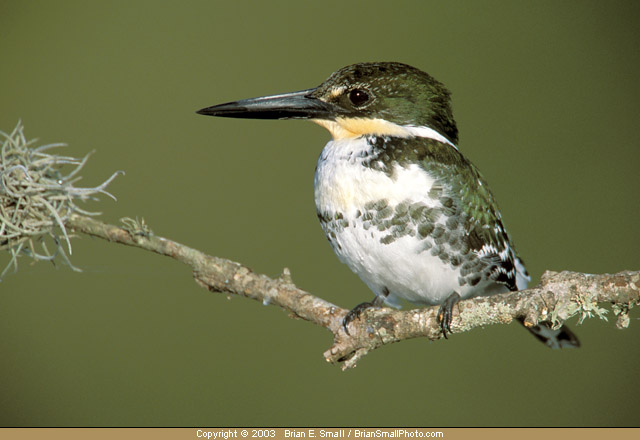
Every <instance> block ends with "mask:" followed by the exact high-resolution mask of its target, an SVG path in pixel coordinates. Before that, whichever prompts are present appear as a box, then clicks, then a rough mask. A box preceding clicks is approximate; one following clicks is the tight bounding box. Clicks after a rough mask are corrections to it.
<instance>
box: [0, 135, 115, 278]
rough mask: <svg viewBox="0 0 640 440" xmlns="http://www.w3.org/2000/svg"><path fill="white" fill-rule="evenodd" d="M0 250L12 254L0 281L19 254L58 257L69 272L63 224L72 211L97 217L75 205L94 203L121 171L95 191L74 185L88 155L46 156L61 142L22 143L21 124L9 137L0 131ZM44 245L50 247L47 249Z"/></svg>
mask: <svg viewBox="0 0 640 440" xmlns="http://www.w3.org/2000/svg"><path fill="white" fill-rule="evenodd" d="M0 138H1V142H2V149H1V151H0V154H1V157H0V250H6V251H8V252H9V254H10V255H11V259H10V261H9V264H8V265H7V266H6V267H5V269H4V271H3V272H2V273H1V274H0V279H2V277H3V276H4V275H5V273H6V272H7V270H8V269H9V268H11V267H13V268H14V270H17V268H18V260H17V258H18V256H19V255H21V254H22V255H28V256H30V257H32V258H34V259H36V260H49V261H53V260H54V258H55V257H56V256H57V255H60V256H61V258H62V260H63V261H64V262H66V263H67V264H69V266H71V267H72V268H73V269H74V270H79V269H78V268H76V267H75V266H73V265H72V264H71V262H70V261H69V258H68V255H71V252H72V248H71V241H70V239H69V235H68V234H67V230H66V227H65V222H66V221H67V219H68V218H69V216H70V215H71V214H73V213H79V214H83V215H89V216H90V215H98V214H100V213H98V212H90V211H86V210H84V209H82V208H80V207H79V206H78V204H77V203H78V202H79V201H87V200H90V199H95V195H97V194H100V193H102V194H106V195H107V196H109V197H111V198H113V199H115V197H114V196H113V195H111V194H110V193H108V192H107V191H106V187H107V185H109V183H111V181H112V180H113V179H114V178H115V177H116V176H117V175H119V174H124V173H123V172H122V171H117V172H115V173H113V174H112V175H111V177H109V178H108V179H107V180H106V181H104V182H103V183H102V184H100V185H98V186H95V187H88V188H80V187H76V186H74V183H76V182H77V181H78V180H80V179H81V177H80V176H79V174H78V173H79V172H80V170H81V169H82V168H83V167H84V165H85V164H86V163H87V160H88V159H89V156H90V154H87V155H86V156H85V157H84V158H82V159H78V158H75V157H70V156H60V155H57V154H51V153H49V152H48V151H49V150H52V149H54V148H60V147H64V146H65V144H61V143H56V144H47V145H42V146H40V147H36V148H34V147H32V145H33V144H34V143H35V140H32V141H27V139H26V138H25V136H24V129H23V126H22V124H21V123H18V125H17V126H16V128H15V129H14V130H13V131H12V132H11V133H10V134H7V133H4V132H1V131H0ZM47 241H49V242H50V243H52V244H53V251H50V250H49V248H48V245H47Z"/></svg>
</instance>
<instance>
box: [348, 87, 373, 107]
mask: <svg viewBox="0 0 640 440" xmlns="http://www.w3.org/2000/svg"><path fill="white" fill-rule="evenodd" d="M349 101H351V103H352V104H353V105H355V106H356V107H360V106H361V105H364V104H366V103H367V101H369V94H368V93H367V92H365V91H364V90H360V89H353V90H352V91H350V92H349Z"/></svg>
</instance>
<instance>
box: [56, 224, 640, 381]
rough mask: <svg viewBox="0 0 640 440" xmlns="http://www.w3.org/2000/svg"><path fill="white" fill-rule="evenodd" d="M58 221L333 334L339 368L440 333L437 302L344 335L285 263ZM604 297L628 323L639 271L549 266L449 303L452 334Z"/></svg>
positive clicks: (547, 317)
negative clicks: (257, 261)
mask: <svg viewBox="0 0 640 440" xmlns="http://www.w3.org/2000/svg"><path fill="white" fill-rule="evenodd" d="M65 226H66V227H67V228H68V229H70V230H72V231H75V232H80V233H84V234H88V235H91V236H94V237H99V238H103V239H105V240H108V241H112V242H116V243H121V244H125V245H128V246H134V247H138V248H141V249H146V250H149V251H152V252H156V253H158V254H161V255H166V256H168V257H171V258H174V259H176V260H178V261H181V262H183V263H185V264H187V265H189V266H190V267H191V268H192V269H193V275H194V278H195V281H196V282H197V283H198V284H199V285H200V286H202V287H205V288H207V289H209V290H210V291H213V292H222V293H225V294H235V295H240V296H245V297H247V298H251V299H254V300H256V301H260V302H262V303H264V304H272V305H275V306H278V307H281V308H283V309H285V310H287V311H289V312H290V314H291V316H292V317H295V318H301V319H304V320H306V321H310V322H312V323H314V324H317V325H319V326H322V327H325V328H327V329H328V330H330V331H331V332H332V333H333V337H334V342H333V346H332V347H331V348H330V349H329V350H327V351H325V353H324V357H325V359H326V360H327V361H328V362H331V363H333V364H342V369H343V370H344V369H347V368H353V367H355V366H356V363H357V362H358V360H360V359H361V358H362V357H363V356H365V355H366V354H367V353H368V352H370V351H371V350H375V349H376V348H378V347H381V346H383V345H386V344H390V343H393V342H398V341H402V340H405V339H411V338H417V337H426V338H429V339H431V340H436V339H440V338H441V337H442V332H441V330H440V325H439V323H438V320H437V317H436V314H437V309H438V308H437V307H429V308H421V309H414V310H408V311H398V310H395V309H390V308H380V309H369V310H367V311H365V313H363V314H362V316H361V317H360V319H358V320H356V321H352V322H351V324H349V334H347V333H346V332H345V331H344V329H343V327H342V320H343V318H344V317H345V315H346V314H347V312H348V310H347V309H343V308H341V307H338V306H336V305H334V304H331V303H329V302H327V301H325V300H323V299H321V298H318V297H316V296H314V295H311V294H310V293H308V292H305V291H304V290H302V289H299V288H297V287H296V286H295V285H294V284H293V282H292V280H291V274H290V273H289V270H288V269H286V268H285V269H284V271H283V273H282V275H281V276H280V277H279V278H276V279H273V278H270V277H268V276H266V275H261V274H256V273H254V272H252V271H251V269H249V268H248V267H246V266H243V265H241V264H239V263H235V262H233V261H230V260H226V259H223V258H219V257H213V256H210V255H206V254H205V253H203V252H201V251H198V250H196V249H192V248H189V247H187V246H184V245H182V244H180V243H176V242H174V241H171V240H168V239H166V238H162V237H157V236H155V235H153V234H152V233H151V231H150V230H149V229H148V228H147V227H146V225H144V223H142V224H140V223H138V222H134V221H132V220H130V219H127V224H126V226H125V227H117V226H113V225H108V224H105V223H103V222H101V221H98V220H95V219H93V218H89V217H86V216H82V215H78V214H72V215H70V216H69V217H68V219H67V220H66V221H65ZM601 303H610V304H612V309H613V312H614V314H615V315H616V317H617V322H616V325H617V327H618V328H626V327H628V325H629V310H630V309H631V308H632V307H633V306H634V305H637V304H640V271H625V272H619V273H617V274H613V275H611V274H600V275H592V274H582V273H576V272H568V271H564V272H550V271H547V272H545V273H544V274H543V276H542V279H541V281H540V284H539V285H538V286H535V287H533V288H530V289H527V290H523V291H520V292H511V293H505V294H501V295H493V296H489V297H480V298H473V299H469V300H465V301H461V302H460V303H458V305H457V307H455V308H454V312H453V322H452V324H451V331H452V333H462V332H465V331H469V330H471V329H473V328H476V327H480V326H486V325H490V324H504V323H509V322H511V321H512V320H513V319H524V323H525V325H527V326H533V325H535V324H537V323H538V322H539V321H550V322H552V323H553V325H554V326H560V325H561V324H562V323H563V322H564V321H565V320H567V319H569V318H571V317H573V316H576V315H577V316H579V318H580V322H582V321H583V320H584V319H585V318H587V317H593V316H598V317H600V318H603V319H606V316H605V314H606V313H608V310H606V309H604V308H601V307H599V305H598V304H601Z"/></svg>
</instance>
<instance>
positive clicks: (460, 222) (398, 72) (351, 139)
mask: <svg viewBox="0 0 640 440" xmlns="http://www.w3.org/2000/svg"><path fill="white" fill-rule="evenodd" d="M197 113H199V114H202V115H208V116H221V117H232V118H254V119H309V120H311V121H313V122H315V123H316V124H319V125H321V126H322V127H324V128H326V129H327V130H328V131H329V132H330V133H331V136H332V140H331V141H329V143H328V144H327V145H326V146H325V147H324V149H323V150H322V153H321V154H320V157H319V158H318V162H317V165H316V170H315V179H314V192H315V203H316V211H317V215H318V219H319V220H320V223H321V225H322V229H323V230H324V233H325V235H326V237H327V239H328V240H329V243H330V244H331V247H332V248H333V250H334V252H335V253H336V254H337V256H338V258H339V259H340V260H341V261H342V262H343V263H345V264H346V265H347V266H348V267H349V268H350V269H351V270H352V271H353V272H355V273H356V274H357V275H358V276H359V277H360V278H361V279H362V281H364V283H365V284H366V285H367V286H368V287H369V288H370V289H371V290H372V291H373V292H374V293H375V297H374V299H373V300H372V301H368V302H363V303H361V304H359V305H357V306H356V307H355V308H354V309H352V310H351V311H350V312H349V313H348V314H347V315H346V317H345V318H344V321H343V327H344V329H345V331H346V332H347V333H348V326H349V324H350V323H351V322H352V321H353V320H355V319H359V318H360V315H361V314H362V313H363V312H364V311H365V310H366V309H367V308H370V307H382V306H383V305H390V306H394V307H399V306H400V300H407V301H409V302H411V303H414V304H417V305H425V306H440V308H439V311H438V315H437V316H438V320H439V323H440V326H441V329H442V333H443V336H444V337H445V338H447V333H450V332H451V320H452V309H453V307H454V306H455V305H456V304H457V302H458V301H460V300H461V299H467V298H472V297H477V296H484V295H494V294H499V293H505V292H509V291H517V290H522V289H525V288H526V287H527V283H528V282H529V281H530V279H531V278H530V277H529V274H528V273H527V270H526V269H525V265H524V263H523V261H522V260H521V259H520V257H519V256H518V253H517V252H516V249H515V247H514V246H513V244H512V240H511V238H510V236H509V234H508V233H507V230H506V229H505V227H504V224H503V221H502V216H501V215H500V211H499V210H498V205H497V203H496V200H495V198H494V196H493V194H492V193H491V191H490V189H489V186H488V185H487V182H486V180H485V179H484V177H483V176H482V174H480V172H479V171H478V169H477V168H476V167H475V166H474V165H473V164H472V163H471V162H470V161H469V160H468V159H467V158H466V157H465V156H464V155H463V154H462V152H461V151H460V150H459V148H458V129H457V126H456V122H455V120H454V118H453V112H452V106H451V94H450V92H449V90H448V89H447V88H446V87H445V86H444V85H443V84H442V83H440V82H439V81H437V80H436V79H434V78H433V77H432V76H431V75H429V74H427V73H425V72H423V71H421V70H419V69H417V68H415V67H412V66H409V65H406V64H402V63H397V62H375V63H358V64H353V65H350V66H347V67H344V68H342V69H340V70H338V71H336V72H334V73H333V74H331V75H330V76H329V78H328V79H327V80H326V81H324V82H323V83H322V84H321V85H320V86H318V87H315V88H312V89H307V90H302V91H298V92H292V93H284V94H278V95H271V96H263V97H258V98H249V99H243V100H239V101H233V102H228V103H224V104H219V105H214V106H212V107H206V108H203V109H201V110H199V111H198V112H197ZM521 322H522V321H521ZM527 328H528V330H529V331H531V332H532V333H533V334H534V335H535V336H536V337H537V338H538V339H539V340H541V341H542V342H544V343H545V344H547V345H548V346H549V347H552V348H565V347H578V346H579V341H578V339H577V338H576V336H575V335H574V334H573V333H572V332H571V330H569V329H568V328H567V327H566V326H562V327H561V328H559V329H552V327H551V324H550V323H548V322H542V323H539V324H538V325H537V326H533V327H527Z"/></svg>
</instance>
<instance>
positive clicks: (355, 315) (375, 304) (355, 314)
mask: <svg viewBox="0 0 640 440" xmlns="http://www.w3.org/2000/svg"><path fill="white" fill-rule="evenodd" d="M379 298H380V297H378V296H377V297H376V298H375V299H374V300H373V301H367V302H363V303H360V304H358V305H357V306H355V307H354V308H353V309H351V310H349V312H348V313H347V314H346V315H345V317H344V318H343V319H342V328H343V329H344V332H345V333H346V334H348V335H349V334H350V333H349V324H350V323H351V321H353V320H354V319H359V318H360V315H362V313H363V312H364V311H365V310H367V309H371V308H380V306H381V304H380V303H381V302H384V300H382V301H378V299H379Z"/></svg>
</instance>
